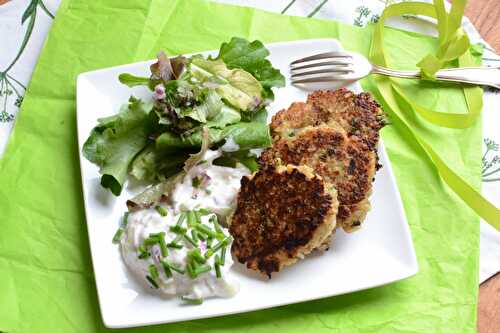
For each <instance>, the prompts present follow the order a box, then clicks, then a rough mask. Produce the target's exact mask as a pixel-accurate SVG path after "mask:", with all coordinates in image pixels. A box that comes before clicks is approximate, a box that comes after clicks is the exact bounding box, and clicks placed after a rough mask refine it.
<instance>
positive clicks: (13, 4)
mask: <svg viewBox="0 0 500 333" xmlns="http://www.w3.org/2000/svg"><path fill="white" fill-rule="evenodd" d="M217 1H219V2H225V3H230V4H238V5H245V6H252V7H256V8H260V9H264V10H268V11H273V12H281V11H283V10H284V9H285V8H286V7H287V5H288V4H290V3H292V4H291V6H290V7H289V8H288V9H287V11H286V14H290V15H299V16H307V15H310V14H313V16H314V17H318V18H326V19H335V20H338V21H341V22H345V23H350V24H355V25H358V26H363V25H365V24H366V23H367V22H369V21H376V20H377V19H378V16H379V15H380V13H381V12H382V10H383V9H384V8H385V6H387V5H388V4H390V3H393V2H395V1H393V0H364V1H363V0H349V1H347V0H344V1H328V0H297V1H291V0H217ZM31 2H35V3H36V2H37V0H33V1H30V0H15V1H9V0H0V155H1V154H2V152H3V151H4V149H5V145H6V144H7V141H8V138H9V135H10V132H11V129H12V127H13V126H14V123H15V117H16V114H17V112H18V106H19V105H20V103H21V102H22V97H23V95H24V92H25V90H26V86H27V85H28V83H29V80H30V77H31V72H32V71H33V68H34V66H35V64H36V62H37V59H38V55H39V52H40V49H41V47H42V45H43V41H44V40H45V36H46V35H47V33H48V31H49V28H50V25H51V22H52V16H54V15H55V14H56V12H57V8H58V6H59V3H60V0H43V1H38V6H37V7H36V11H35V12H31V16H29V15H28V16H26V20H25V21H24V23H22V18H23V15H24V14H25V13H26V12H27V8H28V7H29V4H30V3H31ZM27 14H30V12H27ZM31 20H34V22H33V25H32V26H33V29H30V28H29V26H30V21H31ZM390 24H391V25H394V26H397V27H400V28H403V29H409V30H413V31H418V32H422V33H428V34H434V33H435V32H434V29H432V24H431V23H429V22H428V21H424V20H420V19H411V20H409V19H404V18H401V19H391V20H390ZM463 26H464V28H465V30H466V31H467V33H468V34H469V37H470V39H471V42H472V43H478V42H481V43H483V44H484V45H485V52H484V57H483V61H484V64H486V65H497V66H499V65H500V57H499V56H497V55H496V54H495V53H494V51H493V49H492V48H491V47H490V46H489V45H488V44H487V43H486V42H485V41H484V40H482V38H481V36H480V35H479V33H478V32H477V30H476V29H475V28H474V26H473V25H472V24H471V23H470V21H469V20H468V19H466V18H465V19H464V20H463ZM24 39H26V41H27V44H26V47H25V48H23V47H22V45H23V40H24ZM498 105H500V93H498V92H496V93H494V92H491V91H487V92H486V93H485V95H484V113H483V119H484V122H483V123H484V142H485V144H484V147H483V149H484V157H483V166H484V167H483V194H484V195H485V196H486V197H487V198H488V199H489V200H491V201H492V202H493V203H494V204H496V205H497V206H499V205H500V131H499V130H498V124H500V110H499V109H498ZM495 108H496V110H495ZM495 124H496V125H495ZM0 205H1V204H0ZM480 244H481V249H480V254H481V257H480V276H479V279H480V281H481V282H483V281H484V280H486V279H487V278H489V277H490V276H492V275H494V274H495V273H497V272H498V271H500V232H497V231H496V230H494V229H493V227H491V226H490V225H488V224H487V223H485V222H484V221H481V242H480Z"/></svg>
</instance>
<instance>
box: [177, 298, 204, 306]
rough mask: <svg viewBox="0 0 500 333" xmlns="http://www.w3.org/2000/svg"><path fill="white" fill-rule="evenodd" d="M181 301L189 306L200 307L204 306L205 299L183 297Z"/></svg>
mask: <svg viewBox="0 0 500 333" xmlns="http://www.w3.org/2000/svg"><path fill="white" fill-rule="evenodd" d="M181 299H182V300H183V301H184V302H185V303H187V304H193V305H200V304H203V298H188V297H185V296H182V297H181Z"/></svg>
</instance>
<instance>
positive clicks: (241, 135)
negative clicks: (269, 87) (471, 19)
mask: <svg viewBox="0 0 500 333" xmlns="http://www.w3.org/2000/svg"><path fill="white" fill-rule="evenodd" d="M201 134H202V132H201V129H199V130H197V131H195V132H194V133H192V134H190V135H188V136H181V135H178V134H175V133H172V132H165V133H163V134H161V135H160V136H159V137H158V138H157V139H156V149H157V150H159V151H162V152H165V153H166V152H175V151H177V150H181V149H186V148H198V147H201V142H202V135H201ZM208 135H209V139H210V142H211V143H212V144H222V143H223V141H224V140H225V139H226V138H229V137H232V139H233V141H234V142H235V143H236V144H237V145H238V146H239V147H240V149H242V150H244V149H253V148H262V147H269V146H271V136H270V134H269V127H268V126H267V125H266V124H265V123H259V122H240V123H237V124H233V125H229V126H226V127H224V128H223V129H219V128H209V129H208Z"/></svg>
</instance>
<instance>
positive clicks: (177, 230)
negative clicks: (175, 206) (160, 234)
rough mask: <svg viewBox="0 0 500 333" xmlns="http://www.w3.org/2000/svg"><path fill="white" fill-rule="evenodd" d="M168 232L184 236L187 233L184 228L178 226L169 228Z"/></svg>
mask: <svg viewBox="0 0 500 333" xmlns="http://www.w3.org/2000/svg"><path fill="white" fill-rule="evenodd" d="M169 230H170V231H172V232H175V233H176V234H180V235H182V234H185V233H186V231H187V229H186V228H183V227H181V226H179V225H173V226H171V227H170V228H169Z"/></svg>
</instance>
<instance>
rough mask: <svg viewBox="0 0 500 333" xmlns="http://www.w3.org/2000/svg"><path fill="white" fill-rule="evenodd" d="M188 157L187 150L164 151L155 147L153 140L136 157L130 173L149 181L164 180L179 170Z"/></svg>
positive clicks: (139, 178)
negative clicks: (170, 152) (171, 152)
mask: <svg viewBox="0 0 500 333" xmlns="http://www.w3.org/2000/svg"><path fill="white" fill-rule="evenodd" d="M188 157H189V154H188V153H187V152H178V153H175V154H165V153H162V152H160V151H158V150H156V149H155V145H154V142H153V143H151V144H149V145H148V146H147V147H146V148H145V149H144V150H143V151H141V152H140V153H139V155H137V157H136V158H134V160H133V162H132V164H131V167H130V174H131V175H132V176H134V177H135V178H136V179H138V180H141V181H146V182H149V183H156V182H159V181H164V180H165V179H167V178H168V177H170V176H172V175H173V174H175V173H177V172H179V171H180V170H181V169H182V166H183V165H184V162H185V161H186V159H187V158H188Z"/></svg>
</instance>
